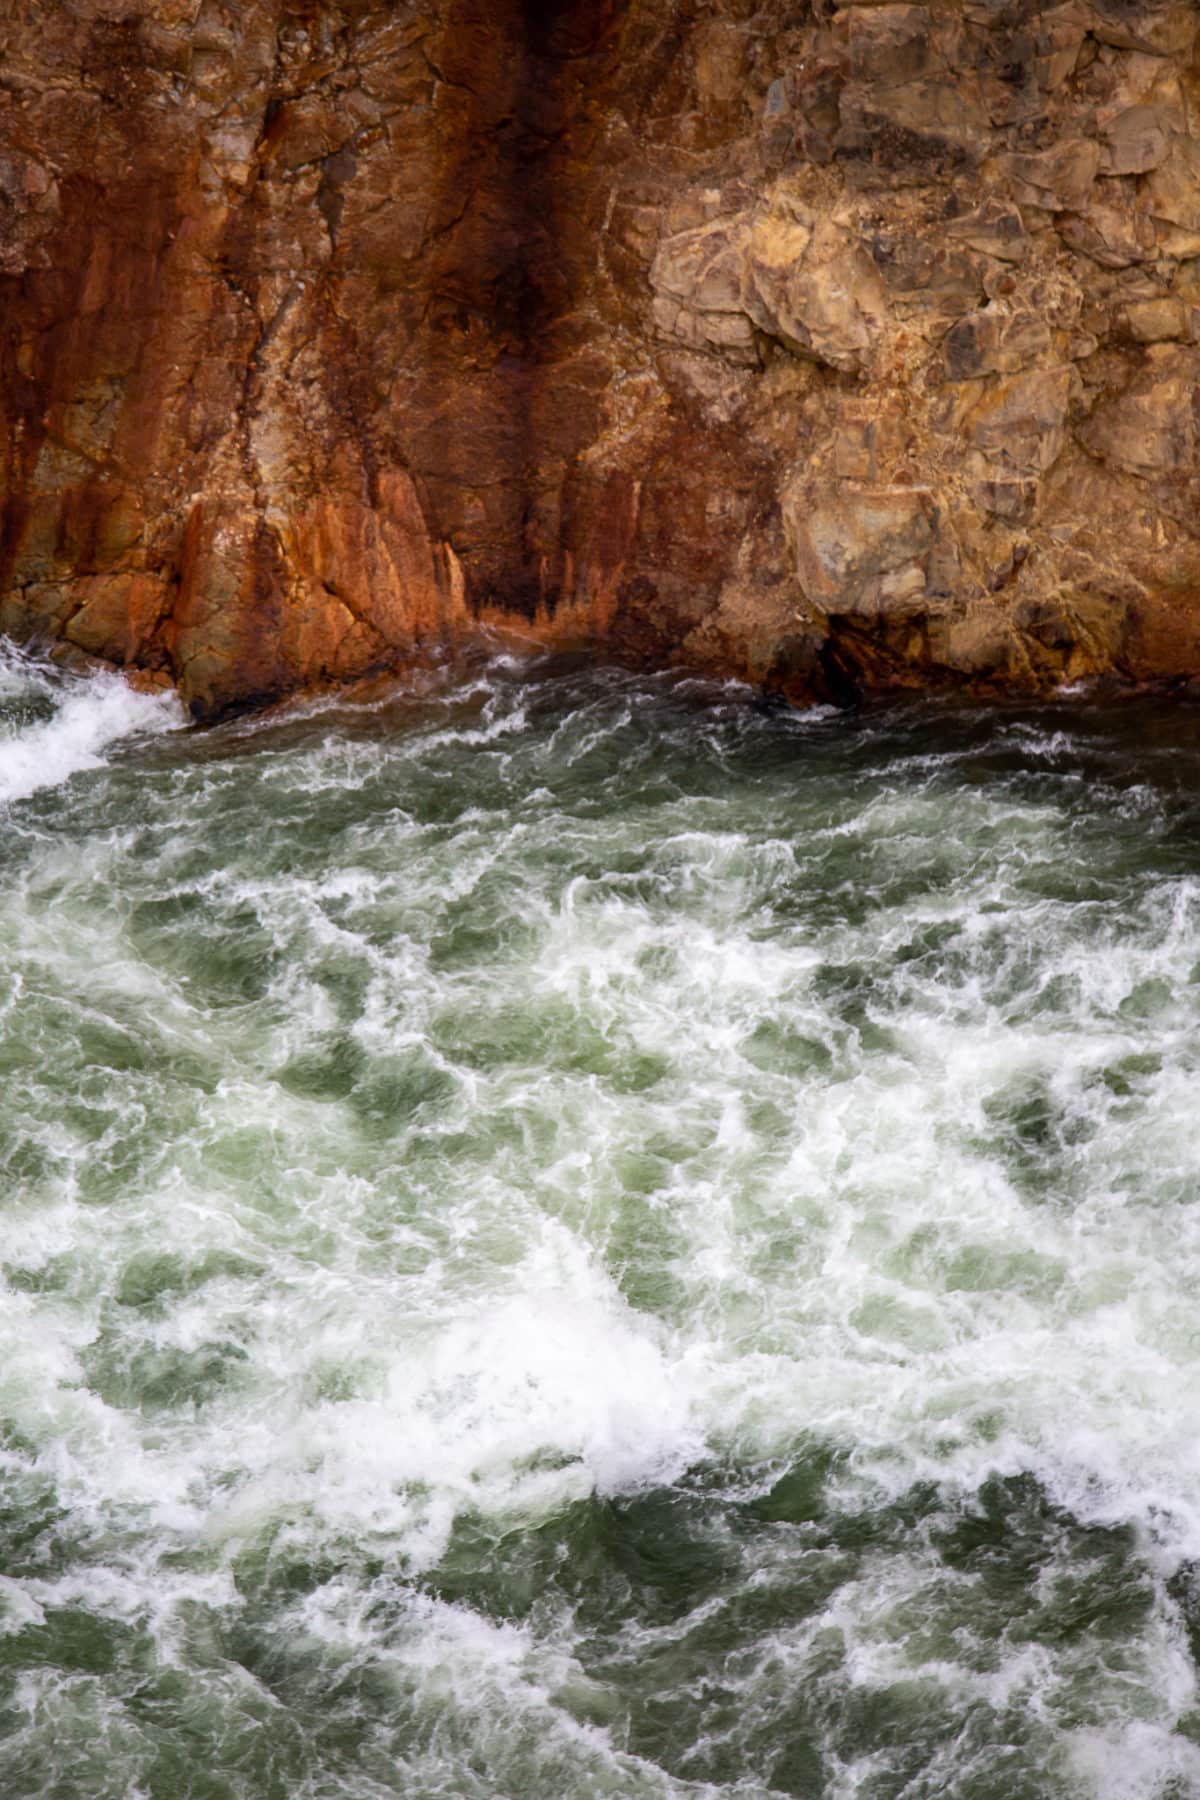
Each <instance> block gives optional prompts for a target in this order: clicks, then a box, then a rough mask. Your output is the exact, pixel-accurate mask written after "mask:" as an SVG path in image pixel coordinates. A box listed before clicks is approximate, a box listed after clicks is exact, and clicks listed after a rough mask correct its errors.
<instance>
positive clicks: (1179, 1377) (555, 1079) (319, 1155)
mask: <svg viewBox="0 0 1200 1800" xmlns="http://www.w3.org/2000/svg"><path fill="white" fill-rule="evenodd" d="M0 1018H2V1022H3V1030H2V1036H0V1071H2V1075H3V1079H2V1082H0V1170H2V1172H3V1181H2V1185H0V1207H2V1218H0V1263H2V1271H0V1273H2V1285H0V1550H2V1554H0V1791H2V1792H3V1793H4V1795H5V1797H6V1800H18V1797H25V1796H29V1797H32V1796H35V1795H36V1796H50V1797H53V1800H180V1797H185V1796H186V1797H189V1800H384V1797H390V1796H404V1797H405V1800H434V1797H435V1796H436V1797H442V1796H444V1797H446V1800H499V1797H501V1796H505V1797H512V1800H594V1797H600V1796H614V1797H617V1800H675V1797H677V1796H685V1795H686V1796H704V1797H708V1800H715V1797H717V1796H720V1797H725V1796H730V1797H736V1800H768V1797H774V1796H783V1795H792V1796H803V1797H804V1800H815V1797H818V1796H820V1797H824V1796H829V1797H830V1800H842V1797H849V1796H855V1797H865V1800H885V1797H886V1800H892V1797H896V1800H899V1797H900V1796H903V1797H904V1800H940V1797H942V1796H952V1797H953V1800H1026V1797H1028V1800H1048V1797H1057V1796H1062V1797H1064V1800H1067V1797H1071V1796H1080V1797H1083V1796H1097V1797H1105V1800H1191V1797H1194V1796H1196V1795H1197V1794H1200V1695H1198V1692H1197V1656H1198V1655H1200V1381H1198V1380H1197V1372H1198V1369H1200V1104H1198V1103H1200V714H1197V713H1196V712H1194V711H1189V710H1187V709H1185V708H1174V709H1171V708H1166V707H1164V706H1162V705H1161V704H1152V703H1150V702H1145V703H1142V702H1138V703H1130V704H1128V705H1126V706H1125V707H1123V708H1118V709H1111V710H1106V709H1105V708H1103V707H1100V706H1098V705H1093V704H1092V703H1089V702H1087V701H1085V700H1081V699H1079V698H1076V699H1074V700H1070V701H1065V702H1063V703H1062V704H1060V705H1056V706H1051V707H1046V708H1043V709H1040V710H1037V711H1029V710H1025V711H1016V710H1013V709H1011V708H997V709H994V710H992V711H990V712H985V711H979V710H971V709H966V708H962V707H953V706H949V705H945V704H934V703H931V702H927V701H926V702H915V701H914V702H909V703H904V704H895V705H889V706H886V707H871V708H867V709H865V710H863V711H862V712H860V713H857V714H849V715H835V714H833V713H830V712H821V711H818V712H815V713H810V714H800V713H788V712H785V711H781V710H775V709H772V708H769V707H763V706H759V705H756V704H754V703H753V701H752V698H751V696H749V695H748V694H747V693H746V691H745V690H742V689H735V688H722V687H716V686H712V685H705V684H702V683H699V682H695V681H689V680H686V679H683V678H681V677H678V676H671V677H662V678H659V679H651V678H647V677H641V676H633V675H630V674H627V673H621V672H619V671H615V670H610V669H595V668H588V667H585V666H582V665H563V664H557V665H555V664H533V665H529V664H524V665H522V664H518V663H517V662H515V661H513V660H506V659H505V658H504V657H503V656H498V657H496V658H495V659H493V660H491V661H487V662H480V663H478V664H475V665H472V666H469V667H466V668H458V669H455V670H446V671H443V672H441V673H432V674H430V675H428V676H426V677H424V678H422V679H420V680H414V681H413V682H411V683H410V684H409V685H408V686H407V687H406V688H404V689H401V690H397V691H396V692H395V693H393V694H392V695H390V696H389V697H385V698H383V699H376V700H375V701H374V702H372V703H370V704H368V703H365V702H364V703H360V704H350V703H348V702H346V701H342V702H335V701H329V702H326V703H322V704H319V705H318V704H312V705H308V706H297V707H294V708H292V709H291V710H290V711H286V712H283V713H281V714H278V715H275V716H273V717H268V718H260V719H258V720H255V721H250V722H240V723H235V724H230V725H226V726H222V727H219V728H217V729H213V730H209V731H206V732H200V731H196V730H193V729H191V728H189V727H187V726H186V724H185V723H184V721H183V719H182V717H181V715H180V714H179V713H178V711H177V709H176V706H175V703H174V701H173V700H171V699H169V698H163V697H147V696H144V695H137V694H133V693H131V692H130V690H128V689H127V688H126V687H125V686H123V685H122V684H121V683H120V682H119V681H118V680H117V679H116V678H115V677H107V676H98V677H95V678H88V679H81V678H78V677H75V676H69V675H64V674H61V673H58V672H54V671H51V670H49V669H48V668H46V667H45V666H43V665H41V664H39V663H37V662H36V661H33V660H30V659H28V658H24V657H21V656H19V655H17V654H16V653H15V652H11V651H10V652H5V654H4V657H3V660H2V662H0Z"/></svg>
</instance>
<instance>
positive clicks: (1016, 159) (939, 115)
mask: <svg viewBox="0 0 1200 1800" xmlns="http://www.w3.org/2000/svg"><path fill="white" fill-rule="evenodd" d="M0 19H2V23H0V220H2V221H3V229H2V231H0V281H2V283H3V311H2V319H3V324H2V339H0V356H2V357H3V381H2V383H0V436H2V442H3V457H4V461H3V514H2V529H0V630H4V631H6V632H8V633H10V634H12V635H13V636H15V637H17V638H19V639H22V640H30V639H43V640H44V639H50V640H55V641H62V642H65V643H67V644H70V645H74V646H77V647H78V648H79V649H80V650H82V651H86V652H87V653H89V654H91V655H94V656H98V657H102V658H107V659H110V660H112V661H114V662H117V663H121V664H125V665H127V666H131V667H137V668H140V669H143V670H147V671H151V672H159V673H160V675H161V676H162V677H167V676H169V677H170V678H172V679H174V680H175V681H177V682H178V684H179V686H180V689H181V691H182V693H183V695H184V697H185V699H186V700H187V701H188V703H189V704H190V705H191V707H192V708H193V710H194V712H195V713H196V714H197V716H200V717H205V716H214V715H215V714H217V713H219V712H221V711H222V710H225V709H228V708H230V707H234V706H238V705H242V704H247V703H251V702H254V701H257V700H260V699H263V698H265V697H268V696H271V695H276V694H279V693H283V692H287V691H289V690H290V689H293V688H295V687H297V686H301V685H308V684H313V683H318V682H326V681H334V680H344V679H349V678H353V677H355V676H358V675H361V674H364V673H365V672H367V671H370V670H372V669H376V668H381V667H388V666H395V665H399V664H403V663H405V662H406V661H407V660H409V659H411V658H413V657H415V656H419V655H421V654H422V653H423V652H424V651H425V650H427V649H428V647H429V646H431V645H432V644H435V643H439V642H442V641H444V640H447V639H450V640H453V639H456V638H461V637H464V636H469V635H471V634H473V633H475V632H477V631H478V630H479V628H480V625H481V624H482V625H484V626H489V627H498V628H501V629H503V630H508V631H516V632H519V633H520V634H522V635H523V636H526V637H529V638H532V639H534V640H535V641H543V642H549V643H560V644H566V643H570V644H579V643H584V644H593V643H594V644H598V645H600V644H602V645H604V646H605V648H606V650H608V651H611V652H612V653H614V654H618V655H622V656H632V657H639V658H650V659H655V660H659V661H661V660H664V659H668V658H672V659H679V660H683V661H685V662H689V663H691V664H693V665H696V666H700V667H706V668H712V669H718V670H721V671H725V672H729V673H736V674H740V675H745V676H747V677H748V678H750V679H752V680H755V681H759V682H763V683H765V684H767V685H769V686H772V687H775V688H777V689H779V690H781V691H782V692H784V693H787V694H789V695H791V696H793V697H795V698H797V699H803V698H806V697H809V696H812V695H818V696H820V695H829V694H833V695H835V696H836V695H841V694H846V693H850V692H853V691H855V690H857V689H861V688H873V687H885V686H889V685H897V684H900V685H919V684H922V685H923V684H933V683H954V682H959V683H969V684H971V685H972V686H973V687H975V688H979V689H983V690H988V689H1024V690H1038V689H1045V688H1047V687H1053V686H1056V685H1059V684H1062V683H1064V682H1072V681H1075V680H1078V679H1081V678H1089V677H1104V678H1107V679H1110V680H1114V681H1118V682H1122V683H1138V682H1149V681H1160V680H1163V681H1165V680H1170V679H1187V678H1189V677H1190V676H1192V675H1193V674H1194V673H1195V674H1200V514H1198V509H1197V498H1198V495H1200V443H1198V432H1200V414H1198V407H1197V375H1198V373H1200V60H1198V55H1197V51H1198V41H1200V12H1198V10H1197V8H1196V7H1195V5H1194V4H1192V3H1191V0H1063V3H1062V4H1058V5H1049V6H1046V5H1035V4H1029V3H1027V0H931V3H930V4H928V5H907V4H895V5H893V4H885V5H876V4H851V5H845V6H842V7H840V8H834V7H833V6H831V5H827V4H824V3H823V0H810V3H807V4H806V3H803V0H796V3H789V0H561V3H560V4H557V5H554V4H549V3H539V0H441V3H440V4H428V5H424V6H422V5H419V4H410V3H409V0H244V3H239V4H233V3H232V0H230V3H228V4H226V3H225V0H57V3H56V4H55V5H53V6H46V5H44V4H43V3H42V0H7V3H6V5H5V7H4V9H3V12H2V13H0Z"/></svg>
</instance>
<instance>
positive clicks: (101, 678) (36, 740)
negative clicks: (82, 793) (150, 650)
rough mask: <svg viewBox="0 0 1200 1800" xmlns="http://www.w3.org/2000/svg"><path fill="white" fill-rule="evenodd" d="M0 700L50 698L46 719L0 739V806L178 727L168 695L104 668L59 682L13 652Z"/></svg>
mask: <svg viewBox="0 0 1200 1800" xmlns="http://www.w3.org/2000/svg"><path fill="white" fill-rule="evenodd" d="M0 674H2V675H3V679H4V688H3V692H4V694H5V695H6V696H19V695H20V694H21V693H22V692H32V693H37V694H38V695H40V696H44V697H48V698H50V699H51V700H52V702H53V704H54V707H55V711H54V715H53V717H52V718H50V719H47V720H45V721H43V722H39V723H36V724H28V725H25V726H23V727H21V728H20V729H18V730H16V731H12V732H10V733H8V734H6V735H0V805H2V804H5V803H7V802H11V801H14V800H24V799H26V798H28V796H29V795H30V794H35V793H37V792H39V790H41V789H43V788H53V787H59V786H61V784H62V783H63V782H65V781H69V780H70V779H71V777H72V776H73V775H78V774H81V773H82V772H83V771H84V770H87V769H98V768H100V767H102V766H103V764H104V762H105V760H106V758H105V752H106V751H108V750H110V749H112V747H113V746H114V745H116V744H118V743H120V742H121V741H122V740H123V739H125V738H130V737H134V736H138V735H147V734H151V733H157V732H163V731H173V730H176V729H177V728H178V727H179V726H180V725H181V724H182V723H183V712H182V709H181V707H180V705H179V702H178V700H177V699H176V697H175V695H174V694H171V693H161V694H147V693H141V692H139V691H138V690H137V689H135V688H132V687H130V685H129V683H128V682H127V681H125V680H123V679H122V678H121V676H119V675H116V674H110V673H109V672H108V671H107V670H99V671H97V672H96V673H95V674H94V675H89V676H87V677H85V678H80V677H62V678H60V679H59V680H57V681H52V678H51V677H49V676H48V675H47V673H46V672H45V671H44V670H41V669H39V668H38V667H37V665H32V666H31V665H30V664H29V663H28V662H27V661H26V660H24V659H17V658H16V657H14V656H13V655H12V654H11V653H10V654H9V656H8V657H7V658H5V659H4V660H3V662H0Z"/></svg>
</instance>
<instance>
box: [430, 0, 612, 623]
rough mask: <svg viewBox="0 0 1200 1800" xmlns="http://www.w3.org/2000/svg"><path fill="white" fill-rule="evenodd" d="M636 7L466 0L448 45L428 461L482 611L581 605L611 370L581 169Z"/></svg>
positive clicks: (592, 1) (446, 531) (447, 530)
mask: <svg viewBox="0 0 1200 1800" xmlns="http://www.w3.org/2000/svg"><path fill="white" fill-rule="evenodd" d="M625 4H626V0H562V3H561V4H547V3H544V0H505V3H504V4H502V5H499V6H496V5H491V4H482V3H481V0H461V3H460V4H458V5H455V6H453V7H452V8H451V9H450V10H449V12H448V14H447V16H446V19H445V22H444V24H443V27H442V31H441V33H440V36H439V39H438V42H437V46H436V51H435V52H434V54H435V55H436V59H437V60H436V65H435V67H436V72H437V74H438V77H439V87H438V90H437V95H436V99H435V105H436V106H438V107H439V108H440V109H441V110H442V112H443V114H444V116H445V120H446V124H447V126H448V127H449V129H448V130H446V131H444V132H439V141H440V143H442V144H445V143H446V142H447V141H449V144H450V148H449V149H448V150H447V151H445V153H444V154H443V155H442V157H441V161H440V164H439V170H438V174H439V181H438V194H437V197H436V201H435V207H434V212H433V217H434V220H435V232H436V233H437V236H438V241H437V244H436V247H435V249H434V253H433V269H432V272H431V279H430V300H429V305H428V308H427V311H426V315H425V320H424V347H425V368H424V370H423V372H422V376H420V377H418V384H419V385H420V386H421V387H423V388H424V398H425V404H424V406H423V407H422V408H421V410H420V417H419V422H418V424H417V426H416V430H415V434H414V439H413V442H412V448H411V466H412V467H413V470H414V473H416V474H418V475H419V476H420V477H421V479H422V483H423V486H424V488H425V490H426V492H427V494H428V496H429V502H430V508H431V512H432V515H433V516H432V520H431V523H432V524H433V527H434V529H435V531H436V532H437V533H438V535H441V536H444V537H445V538H446V539H447V540H448V541H449V542H450V543H451V544H452V546H453V548H454V550H455V552H456V554H457V555H458V556H459V557H460V558H461V560H462V562H463V564H464V567H465V568H466V570H467V575H468V584H469V591H470V593H471V596H472V599H473V601H474V602H475V603H476V605H477V606H479V607H482V608H487V609H492V608H499V609H501V610H503V611H510V612H512V613H514V614H518V615H522V616H525V617H527V618H531V619H532V618H533V617H534V616H535V615H537V614H538V613H539V612H541V613H544V612H545V611H547V610H548V609H552V608H553V606H554V605H555V603H556V602H557V600H558V599H559V598H560V596H563V597H569V596H565V595H564V592H563V591H564V589H565V587H566V586H567V585H568V583H567V582H566V581H565V580H564V556H563V551H562V547H561V539H562V536H563V531H564V527H565V523H566V521H565V519H564V516H563V515H564V500H565V497H566V496H565V490H566V488H567V486H568V482H569V475H570V469H571V465H572V462H573V459H574V458H575V457H576V456H577V454H578V453H579V451H580V450H582V449H583V448H585V447H586V445H587V444H588V443H589V442H590V441H591V440H592V438H593V436H594V434H595V430H596V423H597V400H598V395H599V393H600V391H601V390H602V387H603V385H604V383H605V381H606V379H607V376H606V372H605V371H604V370H603V369H602V367H601V366H600V364H599V361H598V359H596V358H595V356H594V354H590V353H589V352H588V350H587V347H586V343H585V336H586V333H585V326H584V323H583V320H582V318H581V316H580V315H581V309H582V307H583V305H584V303H585V301H586V296H587V287H588V283H589V281H590V279H591V278H592V276H593V274H594V270H595V263H596V242H597V233H596V231H595V224H596V221H595V220H594V219H593V218H592V216H591V209H590V208H589V206H588V198H589V196H588V195H587V194H586V192H585V189H584V183H583V182H582V180H581V173H580V171H581V169H582V168H583V167H584V166H585V165H586V161H587V156H588V151H589V148H590V146H591V144H592V142H593V140H594V138H595V136H596V134H597V133H598V132H599V131H600V130H601V129H602V121H601V114H600V110H599V107H598V104H597V96H598V94H599V93H600V92H601V91H602V90H603V87H604V84H605V77H606V76H608V75H610V73H611V70H612V67H613V64H614V62H615V60H616V57H617V50H618V38H619V31H620V24H621V20H622V17H623V14H624V11H625ZM573 352H575V353H576V354H573ZM564 361H565V363H566V367H565V368H564Z"/></svg>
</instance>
